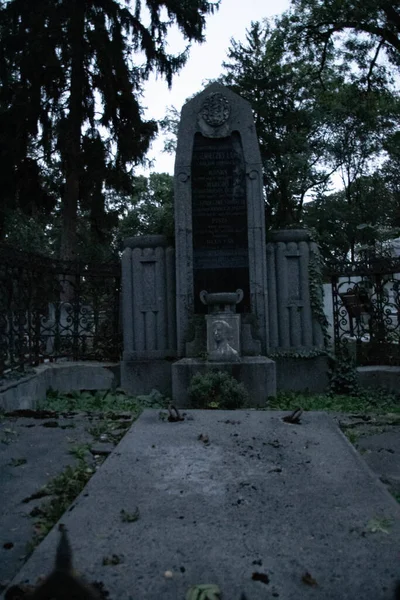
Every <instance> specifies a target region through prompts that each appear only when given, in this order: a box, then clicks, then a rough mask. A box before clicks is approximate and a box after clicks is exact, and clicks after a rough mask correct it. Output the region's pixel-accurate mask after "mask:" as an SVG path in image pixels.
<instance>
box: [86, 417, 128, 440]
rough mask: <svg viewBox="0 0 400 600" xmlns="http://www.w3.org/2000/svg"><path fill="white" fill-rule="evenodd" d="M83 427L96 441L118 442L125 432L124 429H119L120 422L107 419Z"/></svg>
mask: <svg viewBox="0 0 400 600" xmlns="http://www.w3.org/2000/svg"><path fill="white" fill-rule="evenodd" d="M129 425H130V423H129ZM85 429H86V431H87V432H88V433H90V435H91V436H93V437H94V439H95V440H96V441H98V442H111V443H113V444H118V442H120V441H121V440H122V438H123V437H124V435H125V433H126V430H125V429H121V427H120V423H115V422H114V421H110V420H108V419H105V420H104V421H100V423H98V424H96V425H93V426H91V427H86V428H85Z"/></svg>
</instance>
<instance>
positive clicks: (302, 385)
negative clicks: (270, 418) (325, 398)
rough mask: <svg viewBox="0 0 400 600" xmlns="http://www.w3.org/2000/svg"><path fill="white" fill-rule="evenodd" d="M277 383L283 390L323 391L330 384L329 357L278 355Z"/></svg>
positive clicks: (279, 388)
mask: <svg viewBox="0 0 400 600" xmlns="http://www.w3.org/2000/svg"><path fill="white" fill-rule="evenodd" d="M274 360H275V361H276V382H277V383H276V385H277V389H278V390H279V391H280V392H281V391H284V392H306V391H309V392H315V393H323V392H326V389H327V387H328V385H329V376H328V369H329V367H328V357H327V356H313V357H310V358H294V357H293V358H292V357H277V358H275V359H274Z"/></svg>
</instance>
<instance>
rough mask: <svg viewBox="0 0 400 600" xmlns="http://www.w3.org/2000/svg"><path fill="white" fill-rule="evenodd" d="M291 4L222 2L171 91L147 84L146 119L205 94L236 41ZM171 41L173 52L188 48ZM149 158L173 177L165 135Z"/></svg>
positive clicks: (277, 1) (273, 0)
mask: <svg viewBox="0 0 400 600" xmlns="http://www.w3.org/2000/svg"><path fill="white" fill-rule="evenodd" d="M289 4H290V2H289V0H222V2H221V5H220V9H219V11H218V12H217V13H216V14H214V15H210V16H209V17H208V18H207V27H206V42H205V43H204V44H193V45H192V48H191V50H190V56H189V60H188V62H187V64H186V66H185V67H184V68H183V69H182V71H180V72H179V74H178V75H177V76H176V77H174V78H173V81H172V88H171V90H168V87H167V84H166V83H165V82H164V81H162V80H161V79H160V78H158V79H156V78H155V77H151V79H150V80H149V81H148V82H147V84H146V86H145V89H146V91H145V96H144V101H143V104H144V106H146V107H147V110H146V113H145V114H146V117H147V118H149V119H150V118H153V119H157V120H158V119H162V118H163V117H164V116H165V113H166V110H167V107H168V106H171V105H173V106H175V107H176V108H178V110H180V109H181V107H182V105H183V104H184V102H185V100H186V98H188V97H189V96H191V95H193V94H195V93H196V92H199V91H200V90H201V88H202V83H203V82H204V81H206V80H208V79H214V78H216V77H219V75H221V72H222V67H221V65H222V62H223V61H224V60H225V59H226V53H227V50H228V47H229V45H230V39H231V38H232V37H233V38H235V39H236V40H238V41H239V40H244V39H245V36H246V29H249V28H250V23H251V21H260V20H262V19H263V18H265V17H272V16H274V15H279V14H281V13H282V12H283V11H284V10H286V9H287V8H289ZM168 40H169V43H170V50H171V52H174V51H177V50H182V49H183V48H184V43H183V42H182V38H181V37H180V36H179V35H178V34H177V35H176V36H174V34H173V33H171V34H170V35H169V38H168ZM148 157H149V158H150V159H151V160H154V166H153V168H152V169H151V171H156V172H160V173H161V172H167V173H171V174H172V173H173V169H174V160H175V157H174V156H171V155H168V154H166V153H164V152H163V140H162V137H161V135H160V136H159V137H158V139H157V141H156V142H155V143H154V144H153V145H152V149H151V151H150V152H149V155H148ZM137 171H138V170H137Z"/></svg>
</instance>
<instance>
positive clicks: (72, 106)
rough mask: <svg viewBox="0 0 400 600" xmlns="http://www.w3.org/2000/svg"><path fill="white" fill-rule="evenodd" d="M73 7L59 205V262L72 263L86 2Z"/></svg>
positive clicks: (76, 0)
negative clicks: (63, 173)
mask: <svg viewBox="0 0 400 600" xmlns="http://www.w3.org/2000/svg"><path fill="white" fill-rule="evenodd" d="M70 2H71V4H72V3H73V4H74V8H73V10H72V11H71V14H72V17H71V22H70V29H69V32H68V33H69V36H68V37H69V39H68V42H67V43H68V45H69V47H70V49H71V82H70V97H69V114H68V124H67V135H66V140H65V190H64V196H63V201H62V232H61V249H60V258H62V259H63V260H73V259H74V258H76V255H77V232H76V228H77V211H78V200H79V180H80V176H81V167H80V152H81V130H82V121H83V83H84V64H83V36H84V30H85V3H86V0H70Z"/></svg>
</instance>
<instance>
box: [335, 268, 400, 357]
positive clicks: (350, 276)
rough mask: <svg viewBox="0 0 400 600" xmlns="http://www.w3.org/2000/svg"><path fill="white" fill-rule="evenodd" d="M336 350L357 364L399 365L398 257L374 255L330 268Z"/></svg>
mask: <svg viewBox="0 0 400 600" xmlns="http://www.w3.org/2000/svg"><path fill="white" fill-rule="evenodd" d="M331 283H332V298H333V327H334V335H335V349H336V352H338V351H340V349H343V346H344V345H346V347H347V349H348V350H349V351H350V353H351V355H352V356H353V357H354V358H355V360H356V363H357V364H358V365H400V293H399V292H400V260H399V259H398V258H386V257H384V258H376V259H374V260H370V261H365V262H358V263H356V264H352V265H342V266H341V267H340V268H337V269H334V270H333V271H331Z"/></svg>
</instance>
